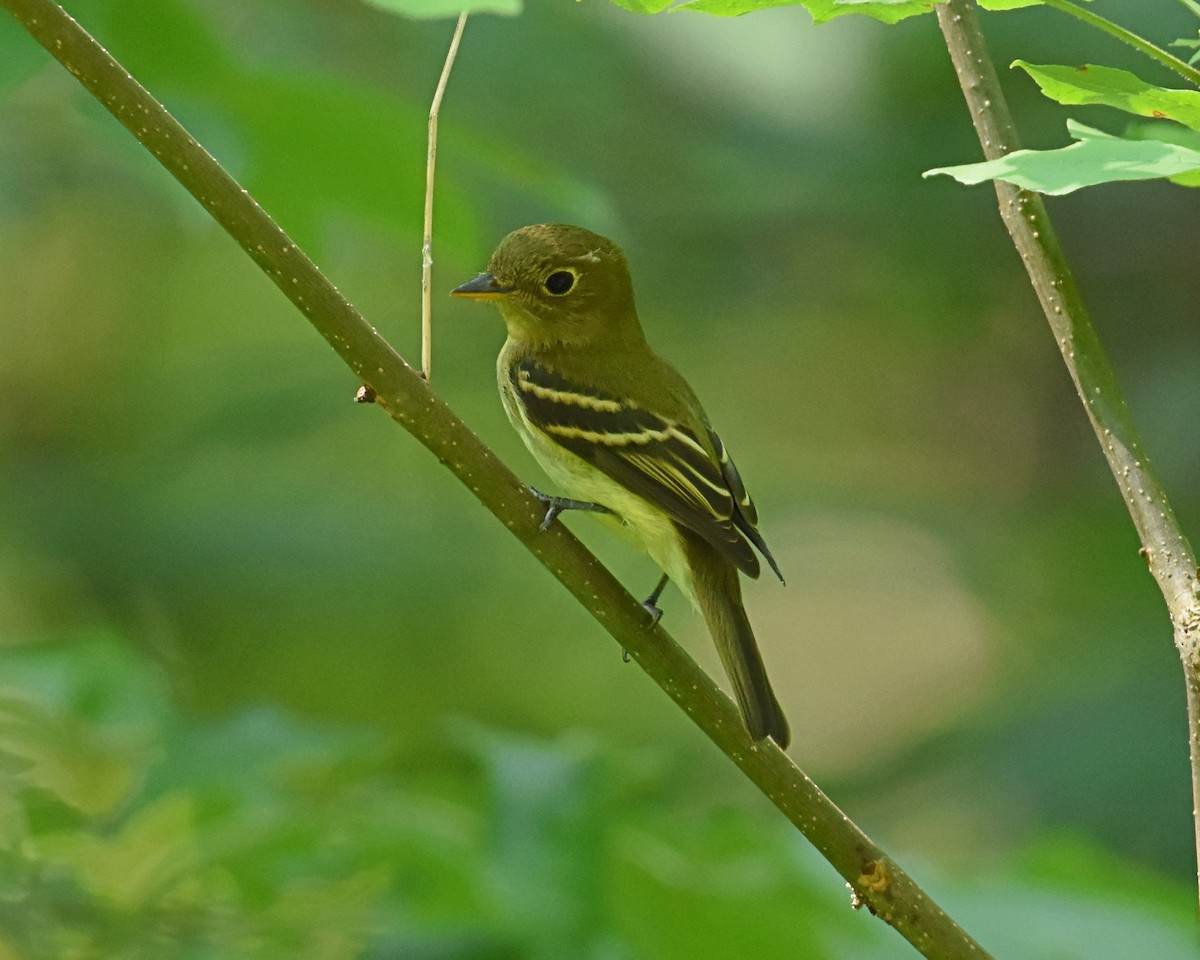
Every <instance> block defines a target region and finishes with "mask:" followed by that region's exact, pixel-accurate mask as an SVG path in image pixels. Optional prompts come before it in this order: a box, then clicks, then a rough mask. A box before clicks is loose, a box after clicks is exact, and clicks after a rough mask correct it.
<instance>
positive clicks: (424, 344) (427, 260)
mask: <svg viewBox="0 0 1200 960" xmlns="http://www.w3.org/2000/svg"><path fill="white" fill-rule="evenodd" d="M466 25H467V12H466V11H465V10H464V11H463V12H462V13H461V14H459V17H458V24H457V25H456V26H455V28H454V36H452V37H451V38H450V49H449V50H448V51H447V52H446V62H445V63H444V64H442V75H441V76H440V77H439V78H438V83H437V89H436V90H434V91H433V103H432V104H430V106H429V151H428V153H427V154H426V155H425V232H424V242H423V243H422V245H421V376H423V377H424V378H425V379H426V380H428V379H429V378H430V377H431V376H432V375H433V179H434V173H435V168H436V167H437V128H438V114H439V113H440V112H441V110H442V97H444V96H445V95H446V84H447V83H449V81H450V71H451V70H452V69H454V58H455V57H457V56H458V45H459V43H460V42H461V41H462V35H463V29H464V28H465V27H466Z"/></svg>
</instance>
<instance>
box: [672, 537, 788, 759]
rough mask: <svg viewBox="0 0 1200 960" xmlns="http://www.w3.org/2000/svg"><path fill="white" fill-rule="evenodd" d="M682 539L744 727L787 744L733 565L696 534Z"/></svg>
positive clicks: (784, 723) (784, 725)
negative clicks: (744, 723)
mask: <svg viewBox="0 0 1200 960" xmlns="http://www.w3.org/2000/svg"><path fill="white" fill-rule="evenodd" d="M684 540H685V542H686V543H687V552H688V561H689V566H690V567H691V570H692V581H693V587H694V589H695V591H696V602H697V604H698V605H699V607H700V612H701V613H702V614H703V615H704V619H705V621H707V623H708V630H709V632H710V633H711V634H712V637H713V641H714V642H715V643H716V645H717V652H718V653H720V655H721V663H722V664H723V665H724V666H725V673H726V674H727V675H728V677H729V681H730V683H732V684H733V692H734V695H735V696H736V697H737V702H738V706H739V707H740V708H741V711H742V718H743V719H744V720H745V722H746V729H747V730H749V731H750V736H752V737H753V738H754V739H755V740H764V739H766V738H767V737H770V738H771V739H772V740H774V741H775V742H776V743H777V744H779V746H781V747H783V748H784V749H786V748H787V745H788V743H789V742H790V740H791V732H790V731H789V730H788V723H787V720H786V718H785V717H784V715H783V709H782V708H781V707H780V706H779V701H778V700H776V699H775V692H774V691H773V690H772V689H771V681H770V680H768V679H767V669H766V667H765V666H763V662H762V655H761V654H760V653H759V652H758V643H757V642H756V641H755V639H754V632H753V631H752V630H751V629H750V621H749V620H748V619H747V618H746V610H745V608H744V607H743V606H742V585H741V582H740V581H739V580H738V572H737V568H736V567H735V566H734V565H733V563H731V562H730V561H729V560H727V559H725V558H724V557H722V556H721V555H720V554H719V553H717V551H716V550H715V549H714V548H713V547H712V546H711V545H710V544H708V543H707V542H705V541H703V540H701V539H700V538H699V537H697V536H694V535H688V534H687V533H685V534H684Z"/></svg>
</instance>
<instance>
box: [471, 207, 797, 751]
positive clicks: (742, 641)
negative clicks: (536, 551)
mask: <svg viewBox="0 0 1200 960" xmlns="http://www.w3.org/2000/svg"><path fill="white" fill-rule="evenodd" d="M452 295H453V296H456V297H468V298H471V299H475V300H485V301H491V302H492V303H494V304H495V305H496V306H497V307H498V308H499V310H500V314H501V316H502V317H503V318H504V322H505V325H506V326H507V327H508V340H507V341H506V342H505V344H504V347H503V349H502V350H501V351H500V357H499V360H498V362H497V366H496V373H497V378H498V380H499V383H500V396H501V399H502V400H503V402H504V409H505V411H506V412H507V414H508V418H509V420H511V421H512V424H513V426H514V427H515V428H516V431H517V433H518V434H520V436H521V439H522V440H524V442H525V445H526V446H527V447H528V448H529V450H530V452H531V453H532V454H533V456H534V458H535V459H536V460H537V461H538V463H539V464H540V465H541V467H542V469H543V470H545V471H546V473H547V474H548V475H549V476H550V478H551V479H552V480H553V481H554V482H555V483H557V484H558V485H559V486H560V487H561V488H562V490H563V491H564V492H565V493H566V494H567V497H565V498H564V497H548V496H546V495H544V494H541V493H538V492H537V491H536V490H535V491H534V493H535V494H536V495H537V496H538V497H539V499H541V500H542V501H543V502H545V503H546V504H547V512H546V519H545V521H544V522H543V524H542V526H543V528H545V527H546V526H548V525H549V524H550V523H552V522H553V521H554V519H555V518H556V517H557V516H558V514H559V513H561V512H562V511H563V510H590V511H593V512H595V513H597V514H598V515H600V517H601V519H607V520H609V521H611V522H613V523H614V524H615V525H616V526H617V527H618V529H619V530H620V531H621V532H622V533H623V534H625V535H626V536H627V537H628V538H629V539H631V540H632V541H633V542H634V543H635V544H636V545H638V546H640V547H641V549H642V550H644V551H645V552H646V553H648V554H649V555H650V556H651V557H652V558H653V559H654V561H655V562H656V563H657V564H658V565H659V567H661V568H662V570H663V577H662V579H661V580H659V582H658V585H657V587H656V588H655V590H654V592H653V593H652V594H651V595H650V597H649V598H648V599H647V600H646V602H645V604H644V606H645V607H646V609H647V610H648V611H649V612H650V615H651V617H652V618H653V621H652V622H657V620H658V617H659V616H661V613H660V611H659V609H658V606H657V603H658V598H659V596H660V595H661V593H662V591H663V589H664V588H665V587H666V584H667V581H668V579H669V580H674V581H675V583H676V584H678V585H679V587H680V588H681V589H682V590H683V592H684V593H685V594H686V595H687V596H688V597H689V598H690V599H691V601H692V603H693V604H695V606H696V607H697V608H698V609H699V610H700V613H701V614H702V615H703V617H704V619H705V621H706V622H707V624H708V629H709V632H710V633H711V634H712V637H713V640H714V641H715V643H716V645H717V650H718V651H719V652H720V655H721V662H722V663H723V664H724V667H725V672H726V673H727V674H728V676H729V679H730V681H731V682H732V684H733V690H734V694H735V695H736V697H737V702H738V705H739V707H740V708H741V711H742V716H743V718H744V720H745V723H746V728H747V730H749V732H750V735H751V736H752V737H753V738H754V739H755V740H762V739H764V738H766V737H770V738H771V739H773V740H774V741H775V742H776V743H778V744H779V745H780V746H781V747H787V745H788V741H789V738H790V734H789V732H788V725H787V720H786V719H785V718H784V715H783V710H782V709H781V708H780V706H779V701H778V700H776V699H775V694H774V692H773V691H772V690H771V684H770V682H769V681H768V679H767V672H766V668H765V667H764V666H763V662H762V656H761V654H760V653H759V650H758V644H757V643H756V642H755V639H754V633H753V632H752V631H751V629H750V621H749V620H748V619H747V617H746V611H745V609H744V607H743V606H742V588H741V583H740V581H739V579H738V571H741V572H742V573H744V574H746V575H747V576H749V577H757V576H758V575H759V560H758V557H757V556H756V555H755V553H754V549H755V548H757V550H758V552H759V553H760V554H762V556H763V558H764V559H765V560H766V561H767V563H769V564H770V566H771V569H772V570H773V571H774V572H775V575H776V576H777V577H779V580H780V582H782V581H783V576H782V574H780V572H779V567H778V566H777V565H776V563H775V560H774V558H773V557H772V556H771V552H770V551H769V550H768V549H767V545H766V543H765V542H764V541H763V538H762V536H761V535H760V534H759V532H758V528H757V526H756V524H757V522H758V517H757V514H756V512H755V509H754V504H753V503H752V502H751V500H750V496H749V494H747V493H746V488H745V486H744V485H743V484H742V478H741V476H740V475H739V474H738V471H737V468H736V467H735V466H734V465H733V461H732V460H731V459H730V457H729V453H728V452H727V451H726V449H725V446H724V444H722V443H721V439H720V438H719V437H718V436H717V434H716V433H715V432H714V431H713V429H712V427H711V426H709V422H708V417H707V416H706V415H705V413H704V409H703V407H701V406H700V401H699V400H697V399H696V395H695V394H694V393H693V392H692V388H691V387H690V386H688V383H687V381H686V380H684V378H683V377H682V376H681V375H680V374H679V373H677V372H676V370H675V368H674V367H672V366H671V365H670V364H668V363H667V362H666V361H665V360H663V359H662V358H661V357H660V356H659V355H658V354H657V353H655V352H654V351H653V350H652V349H651V348H650V345H649V344H648V343H647V342H646V337H645V335H644V334H643V333H642V326H641V323H640V322H639V320H638V315H637V309H636V307H635V306H634V302H633V284H632V282H631V280H630V278H629V267H628V265H627V263H626V261H625V255H624V253H622V251H621V248H620V247H618V246H617V245H616V244H615V243H613V242H612V241H611V240H607V239H605V238H604V237H601V236H599V235H598V234H595V233H592V232H591V231H589V230H584V229H582V228H581V227H573V226H568V225H565V224H539V225H537V226H530V227H523V228H521V229H520V230H516V231H514V232H512V233H510V234H509V235H508V236H507V237H505V238H504V240H503V241H501V243H500V246H499V247H498V248H497V249H496V252H495V253H493V254H492V258H491V260H490V261H489V262H488V265H487V271H486V272H485V273H481V274H480V275H479V276H478V277H476V278H475V279H474V280H469V281H468V282H466V283H464V284H462V285H461V286H459V287H456V288H455V289H454V290H453V291H452Z"/></svg>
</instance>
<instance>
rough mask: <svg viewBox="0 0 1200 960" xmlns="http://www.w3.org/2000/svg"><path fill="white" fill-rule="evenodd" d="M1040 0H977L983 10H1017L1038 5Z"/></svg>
mask: <svg viewBox="0 0 1200 960" xmlns="http://www.w3.org/2000/svg"><path fill="white" fill-rule="evenodd" d="M1041 3H1042V0H979V5H980V6H981V7H983V9H984V10H1017V9H1019V8H1021V7H1037V6H1040V5H1041Z"/></svg>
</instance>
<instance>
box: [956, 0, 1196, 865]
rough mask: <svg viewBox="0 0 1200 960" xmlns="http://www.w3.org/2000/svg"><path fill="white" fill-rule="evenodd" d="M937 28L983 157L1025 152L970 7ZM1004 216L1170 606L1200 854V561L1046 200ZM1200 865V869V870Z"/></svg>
mask: <svg viewBox="0 0 1200 960" xmlns="http://www.w3.org/2000/svg"><path fill="white" fill-rule="evenodd" d="M937 16H938V23H939V25H940V26H941V29H942V35H943V36H944V37H945V40H946V46H947V48H948V49H949V51H950V57H951V59H952V60H953V62H954V68H955V70H956V71H957V72H958V79H959V83H960V85H961V86H962V91H963V96H964V97H965V99H966V102H967V109H968V111H969V112H970V115H971V120H972V122H973V123H974V124H975V132H976V134H977V135H978V137H979V142H980V144H981V145H982V147H983V153H984V156H985V157H986V158H987V159H988V160H995V159H997V158H999V157H1002V156H1004V155H1005V154H1006V153H1009V152H1011V151H1013V150H1016V149H1018V147H1019V143H1018V140H1017V134H1016V128H1015V126H1014V124H1013V119H1012V114H1011V113H1010V112H1009V109H1008V103H1007V101H1006V100H1005V98H1004V91H1003V90H1002V89H1001V87H1000V80H999V78H998V77H997V75H996V68H995V65H994V64H993V62H992V59H991V56H990V54H989V53H988V49H987V44H986V43H985V41H984V38H983V34H982V32H981V31H980V29H979V23H978V20H977V19H976V16H975V8H974V6H973V5H972V4H971V3H969V2H968V0H947V2H946V3H944V4H943V5H941V6H939V7H938V8H937ZM996 196H997V199H998V200H999V202H1000V215H1001V217H1002V219H1003V220H1004V225H1005V226H1006V227H1007V228H1008V232H1009V235H1010V236H1011V237H1012V240H1013V245H1014V246H1015V247H1016V248H1017V252H1018V253H1019V254H1020V255H1021V259H1022V261H1024V264H1025V270H1026V272H1027V273H1028V274H1029V280H1030V282H1031V283H1032V284H1033V289H1034V292H1035V293H1036V294H1037V296H1038V300H1039V301H1040V302H1041V305H1042V310H1043V312H1044V313H1045V315H1046V319H1047V321H1049V324H1050V329H1051V331H1052V332H1053V334H1054V339H1055V340H1056V341H1057V343H1058V347H1059V350H1060V352H1061V353H1062V358H1063V362H1064V363H1065V364H1066V367H1067V372H1068V373H1069V374H1070V375H1071V379H1072V381H1074V383H1075V389H1076V391H1077V392H1078V393H1079V399H1080V400H1081V401H1082V403H1083V407H1084V410H1085V411H1086V412H1087V416H1088V420H1089V421H1090V422H1091V424H1092V429H1093V430H1094V431H1095V433H1096V438H1097V439H1098V440H1099V441H1100V447H1101V449H1102V450H1103V451H1104V456H1105V457H1106V458H1107V460H1108V465H1109V469H1110V470H1111V471H1112V474H1113V476H1114V477H1115V478H1116V481H1117V486H1118V488H1119V489H1120V491H1121V494H1122V496H1123V497H1124V498H1125V505H1126V507H1127V508H1128V510H1129V515H1130V517H1131V519H1132V520H1133V525H1134V527H1136V529H1137V533H1138V536H1139V537H1140V538H1141V542H1142V547H1141V550H1140V553H1141V555H1142V556H1143V557H1144V558H1145V560H1146V563H1147V565H1148V566H1149V568H1150V573H1151V574H1152V575H1153V576H1154V579H1155V581H1156V582H1157V583H1158V587H1159V589H1160V590H1161V591H1162V594H1163V598H1164V599H1165V600H1166V604H1167V612H1168V613H1169V614H1170V617H1171V625H1172V629H1173V632H1174V640H1175V645H1176V648H1177V649H1178V651H1179V655H1180V658H1181V659H1182V661H1183V669H1184V675H1185V679H1186V681H1187V685H1188V696H1189V709H1190V713H1189V718H1190V723H1189V741H1190V744H1191V755H1192V761H1193V767H1192V786H1193V789H1194V791H1195V806H1196V816H1197V820H1196V835H1197V844H1198V846H1197V851H1198V854H1200V710H1197V709H1195V707H1194V705H1193V704H1192V700H1193V699H1194V698H1195V697H1197V696H1200V694H1197V692H1196V691H1197V690H1200V600H1198V592H1200V587H1198V584H1197V570H1196V557H1195V554H1194V553H1193V552H1192V548H1191V545H1190V544H1189V543H1188V540H1187V537H1185V536H1184V534H1183V530H1182V529H1181V528H1180V526H1179V523H1178V521H1177V520H1176V519H1175V514H1174V511H1172V509H1171V505H1170V503H1169V502H1168V500H1167V495H1166V492H1165V491H1164V490H1163V488H1162V485H1161V484H1160V483H1159V481H1158V477H1157V476H1156V475H1155V473H1154V470H1153V469H1152V467H1151V466H1150V461H1149V459H1148V458H1147V456H1146V453H1145V451H1144V450H1143V448H1142V442H1141V439H1140V438H1139V436H1138V432H1137V429H1136V427H1135V426H1134V423H1133V419H1132V417H1131V416H1130V414H1129V409H1128V407H1127V406H1126V405H1125V399H1124V397H1123V396H1122V394H1121V388H1120V385H1119V384H1118V383H1117V378H1116V375H1115V373H1114V372H1113V369H1112V366H1111V364H1110V363H1109V361H1108V357H1107V356H1106V354H1105V352H1104V349H1103V347H1102V346H1101V343H1100V339H1099V337H1098V336H1097V334H1096V330H1095V328H1094V327H1093V326H1092V322H1091V319H1090V318H1089V317H1088V313H1087V310H1086V309H1085V307H1084V303H1083V297H1082V295H1081V294H1080V292H1079V288H1078V287H1077V286H1076V284H1075V278H1074V276H1073V275H1072V273H1071V271H1070V268H1069V267H1068V265H1067V261H1066V257H1065V256H1064V254H1063V251H1062V248H1061V247H1060V246H1059V243H1058V238H1057V236H1056V235H1055V233H1054V228H1053V226H1052V225H1051V223H1050V216H1049V214H1048V213H1047V212H1046V206H1045V204H1044V203H1043V202H1042V198H1041V196H1039V195H1038V194H1036V193H1031V192H1029V191H1027V190H1019V189H1017V188H1016V187H1015V186H1013V185H1012V184H1009V183H1005V182H1004V181H1002V180H997V181H996ZM1198 863H1200V861H1198Z"/></svg>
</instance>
